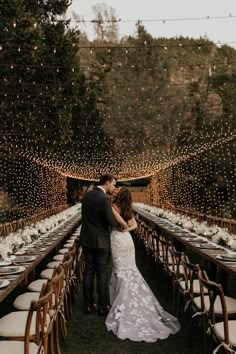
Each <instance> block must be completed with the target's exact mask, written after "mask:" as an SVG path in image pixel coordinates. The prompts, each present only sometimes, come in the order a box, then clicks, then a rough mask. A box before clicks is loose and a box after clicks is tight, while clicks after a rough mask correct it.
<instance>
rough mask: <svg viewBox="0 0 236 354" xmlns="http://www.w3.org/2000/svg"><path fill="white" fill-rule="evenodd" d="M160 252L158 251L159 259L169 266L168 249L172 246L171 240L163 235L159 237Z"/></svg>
mask: <svg viewBox="0 0 236 354" xmlns="http://www.w3.org/2000/svg"><path fill="white" fill-rule="evenodd" d="M159 241H160V246H161V250H162V253H160V259H161V261H162V262H163V263H164V265H165V266H167V267H168V266H169V255H170V253H169V249H170V248H171V247H172V242H171V241H168V240H166V239H165V238H164V237H163V236H160V238H159Z"/></svg>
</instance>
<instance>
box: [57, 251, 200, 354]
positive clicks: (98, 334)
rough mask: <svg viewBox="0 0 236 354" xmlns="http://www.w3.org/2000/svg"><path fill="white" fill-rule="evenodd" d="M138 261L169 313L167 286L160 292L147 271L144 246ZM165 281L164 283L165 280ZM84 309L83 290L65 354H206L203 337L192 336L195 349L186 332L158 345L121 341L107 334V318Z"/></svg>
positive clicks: (160, 287)
mask: <svg viewBox="0 0 236 354" xmlns="http://www.w3.org/2000/svg"><path fill="white" fill-rule="evenodd" d="M136 258H137V265H138V267H139V269H140V271H141V272H142V274H143V276H144V277H145V279H146V281H147V282H148V283H149V285H150V287H151V288H152V290H153V291H154V293H155V294H156V296H157V297H158V299H159V301H160V302H161V304H162V306H163V307H164V308H165V309H166V310H168V311H169V308H168V303H167V302H166V295H165V293H164V292H163V289H164V286H158V291H157V289H156V285H157V284H156V283H157V281H155V279H153V276H151V275H150V274H149V273H148V272H147V270H146V259H145V253H144V250H143V249H142V247H139V246H138V247H136ZM161 281H162V282H163V279H162V280H161ZM161 284H163V283H161ZM163 285H165V284H163ZM82 309H83V307H82V291H80V293H79V295H78V296H77V298H76V303H75V304H74V306H73V317H72V319H71V320H70V321H69V322H68V336H67V338H66V341H65V342H63V343H62V348H61V349H62V354H77V353H78V354H82V353H84V354H85V353H86V354H89V353H111V354H118V353H122V354H123V353H124V354H126V353H136V354H139V353H140V354H144V353H145V354H146V353H156V354H197V353H201V352H202V348H201V340H199V338H200V337H199V335H198V334H197V335H194V336H192V338H191V347H189V346H188V345H187V338H186V336H185V335H184V333H183V330H181V331H180V332H179V333H178V334H176V335H175V336H170V337H169V338H167V339H165V340H158V341H157V342H156V343H144V342H131V341H129V340H127V339H126V340H124V341H123V340H120V339H117V338H116V337H115V336H114V335H113V334H111V333H108V332H107V330H106V328H105V324H104V321H105V318H104V317H98V316H97V315H96V314H92V315H85V314H83V311H82Z"/></svg>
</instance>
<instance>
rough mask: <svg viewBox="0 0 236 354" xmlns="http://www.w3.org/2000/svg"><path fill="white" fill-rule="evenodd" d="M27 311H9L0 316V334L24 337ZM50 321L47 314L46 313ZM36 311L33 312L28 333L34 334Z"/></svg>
mask: <svg viewBox="0 0 236 354" xmlns="http://www.w3.org/2000/svg"><path fill="white" fill-rule="evenodd" d="M28 313H29V312H28V311H16V312H11V313H9V314H8V315H6V316H3V317H2V318H0V336H2V337H18V336H19V337H24V335H25V326H26V321H27V316H28ZM47 317H48V321H50V317H49V315H47ZM35 322H36V312H34V313H33V316H32V322H31V326H30V335H34V334H35Z"/></svg>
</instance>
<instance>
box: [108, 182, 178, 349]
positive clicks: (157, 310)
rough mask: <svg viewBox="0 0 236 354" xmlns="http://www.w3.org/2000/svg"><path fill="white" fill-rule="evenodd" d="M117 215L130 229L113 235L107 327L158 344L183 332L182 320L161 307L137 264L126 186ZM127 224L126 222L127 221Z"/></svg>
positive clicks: (118, 199)
mask: <svg viewBox="0 0 236 354" xmlns="http://www.w3.org/2000/svg"><path fill="white" fill-rule="evenodd" d="M112 209H113V213H114V216H115V218H116V220H117V222H118V223H120V221H121V217H122V218H123V221H124V220H125V221H126V223H127V225H128V228H127V229H125V230H123V231H119V230H118V229H114V230H113V231H112V233H111V252H112V261H113V269H112V276H111V280H110V302H111V308H110V311H109V313H108V316H107V318H106V322H105V324H106V327H107V330H108V331H112V332H113V333H114V334H115V335H116V336H117V337H118V338H120V339H125V338H128V339H130V340H133V341H145V342H155V341H156V340H157V339H164V338H167V337H168V336H169V334H175V333H176V332H178V331H179V328H180V325H179V322H178V320H177V319H176V318H175V317H173V316H172V315H170V314H169V313H167V312H166V311H165V310H164V309H163V308H162V307H161V305H160V304H159V302H158V301H157V299H156V298H155V296H154V294H153V293H152V291H151V289H150V288H149V286H148V284H147V283H146V281H145V280H144V279H143V277H142V275H141V274H140V272H139V270H138V268H137V266H136V263H135V250H134V244H133V240H132V237H131V235H130V233H129V231H131V230H134V229H135V228H136V227H137V223H136V220H135V218H134V215H133V210H132V199H131V194H130V192H129V190H128V189H127V188H126V187H122V188H121V189H120V191H119V193H118V195H117V197H116V199H115V201H114V204H113V207H112ZM123 224H124V222H123Z"/></svg>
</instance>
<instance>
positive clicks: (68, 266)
mask: <svg viewBox="0 0 236 354" xmlns="http://www.w3.org/2000/svg"><path fill="white" fill-rule="evenodd" d="M72 263H73V257H72V255H71V254H70V252H68V253H67V254H66V256H65V258H64V261H63V263H62V266H63V269H64V280H65V289H66V290H67V287H68V284H69V281H70V278H71V274H72V266H73V265H72Z"/></svg>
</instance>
